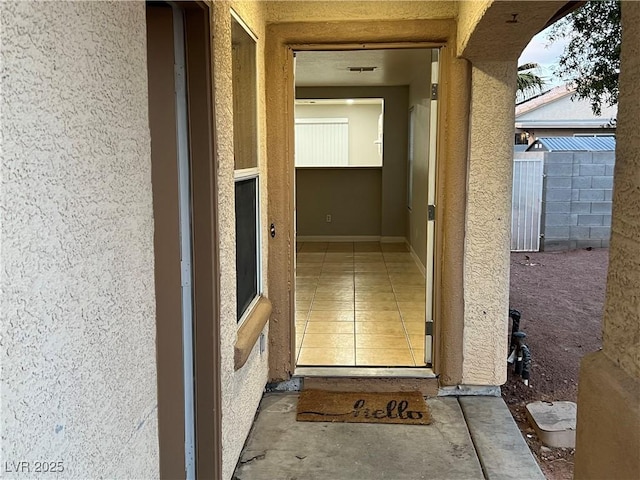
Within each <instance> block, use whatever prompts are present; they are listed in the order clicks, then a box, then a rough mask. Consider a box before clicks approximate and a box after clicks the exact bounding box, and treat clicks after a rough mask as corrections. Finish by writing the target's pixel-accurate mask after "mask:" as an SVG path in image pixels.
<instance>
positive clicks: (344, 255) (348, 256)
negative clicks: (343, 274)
mask: <svg viewBox="0 0 640 480" xmlns="http://www.w3.org/2000/svg"><path fill="white" fill-rule="evenodd" d="M353 258H354V254H353V252H327V253H326V254H325V256H324V261H325V263H326V262H329V263H333V262H351V263H353Z"/></svg>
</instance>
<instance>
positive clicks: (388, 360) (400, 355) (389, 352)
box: [356, 348, 415, 367]
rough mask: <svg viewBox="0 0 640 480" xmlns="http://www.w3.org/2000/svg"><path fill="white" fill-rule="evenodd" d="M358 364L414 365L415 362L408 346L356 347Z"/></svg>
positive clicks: (384, 365)
mask: <svg viewBox="0 0 640 480" xmlns="http://www.w3.org/2000/svg"><path fill="white" fill-rule="evenodd" d="M356 365H358V366H365V365H368V366H374V365H375V366H383V367H395V366H398V367H399V366H406V367H413V366H415V363H414V361H413V356H412V355H411V351H410V350H409V349H408V348H397V349H395V348H394V349H386V350H385V349H379V348H358V349H356Z"/></svg>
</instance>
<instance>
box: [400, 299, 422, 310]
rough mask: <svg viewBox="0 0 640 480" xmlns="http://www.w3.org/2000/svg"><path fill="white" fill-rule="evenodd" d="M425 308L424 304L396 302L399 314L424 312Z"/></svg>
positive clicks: (420, 302)
mask: <svg viewBox="0 0 640 480" xmlns="http://www.w3.org/2000/svg"><path fill="white" fill-rule="evenodd" d="M425 307H426V304H425V302H423V301H418V302H400V301H398V309H399V310H400V311H401V312H424V310H425Z"/></svg>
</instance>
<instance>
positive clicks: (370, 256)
mask: <svg viewBox="0 0 640 480" xmlns="http://www.w3.org/2000/svg"><path fill="white" fill-rule="evenodd" d="M353 263H355V264H356V265H362V264H365V263H384V257H383V256H382V254H381V253H355V254H354V255H353Z"/></svg>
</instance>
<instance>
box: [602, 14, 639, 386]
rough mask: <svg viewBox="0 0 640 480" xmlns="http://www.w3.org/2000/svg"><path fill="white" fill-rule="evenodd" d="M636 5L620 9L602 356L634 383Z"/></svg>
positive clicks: (636, 329) (636, 304)
mask: <svg viewBox="0 0 640 480" xmlns="http://www.w3.org/2000/svg"><path fill="white" fill-rule="evenodd" d="M639 25H640V6H639V5H638V4H634V3H633V2H625V4H624V6H623V28H624V30H623V31H624V34H623V35H624V38H623V42H624V43H623V48H622V55H621V61H622V65H623V68H622V69H621V73H620V99H619V100H620V104H619V105H620V108H619V110H618V133H617V137H618V139H619V142H618V144H617V149H616V166H615V175H614V178H615V184H614V188H613V222H612V227H611V250H610V255H609V277H608V279H607V299H606V302H605V309H604V332H603V343H604V348H603V351H604V352H605V354H606V355H607V356H608V357H609V358H610V359H611V360H612V361H613V362H614V363H615V364H617V365H618V366H619V367H620V368H622V369H623V370H624V371H625V372H626V373H627V374H629V375H630V376H631V377H632V378H635V379H636V381H637V380H638V378H640V287H639V285H640V131H638V116H639V112H640V85H639V84H638V82H637V78H638V74H640V61H639V60H638V59H639V58H640V28H639V27H638V26H639Z"/></svg>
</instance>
